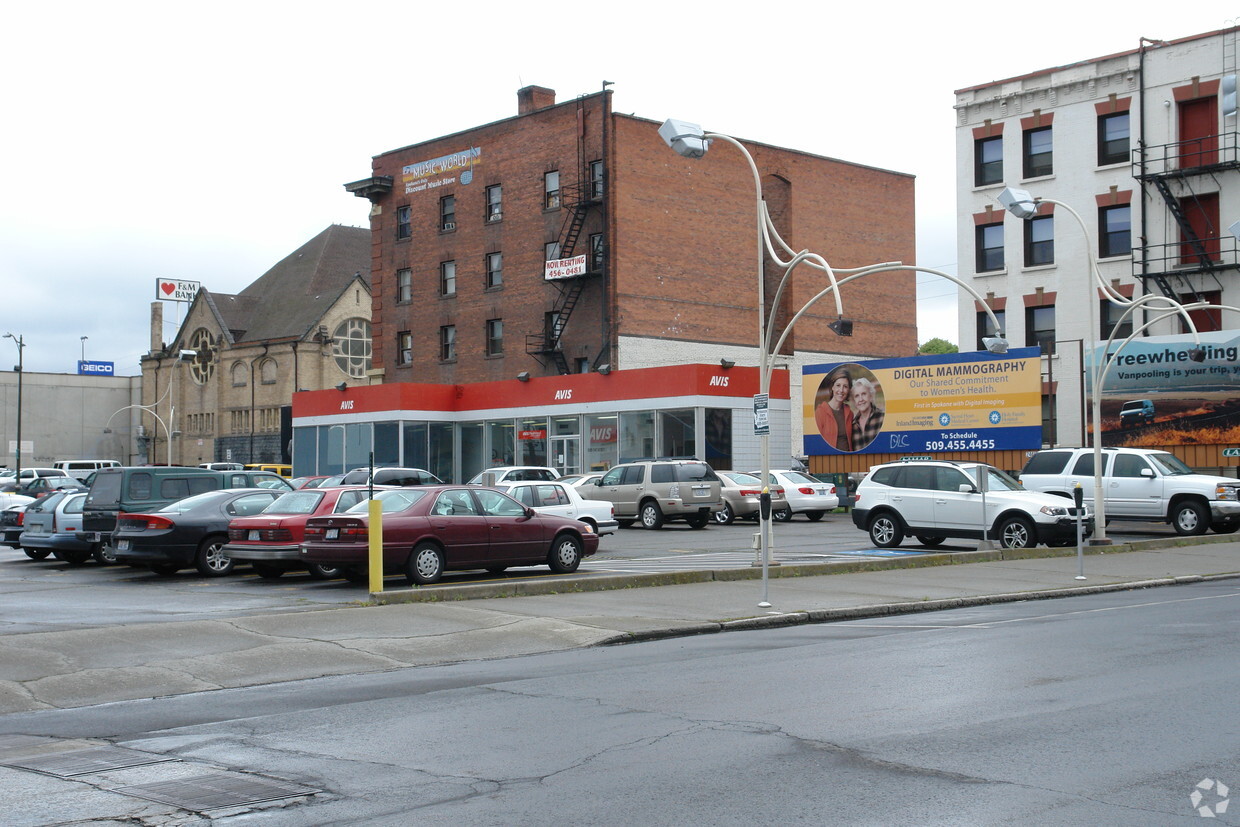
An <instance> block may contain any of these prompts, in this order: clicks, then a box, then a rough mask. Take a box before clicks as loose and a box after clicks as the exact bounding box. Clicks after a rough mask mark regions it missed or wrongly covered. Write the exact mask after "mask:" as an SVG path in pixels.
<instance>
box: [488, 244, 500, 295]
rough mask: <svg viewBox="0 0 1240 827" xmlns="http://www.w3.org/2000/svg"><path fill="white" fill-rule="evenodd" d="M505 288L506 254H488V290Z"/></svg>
mask: <svg viewBox="0 0 1240 827" xmlns="http://www.w3.org/2000/svg"><path fill="white" fill-rule="evenodd" d="M503 286H504V254H503V253H487V289H491V288H494V287H503Z"/></svg>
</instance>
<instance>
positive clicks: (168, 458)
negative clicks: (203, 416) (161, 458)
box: [103, 405, 172, 465]
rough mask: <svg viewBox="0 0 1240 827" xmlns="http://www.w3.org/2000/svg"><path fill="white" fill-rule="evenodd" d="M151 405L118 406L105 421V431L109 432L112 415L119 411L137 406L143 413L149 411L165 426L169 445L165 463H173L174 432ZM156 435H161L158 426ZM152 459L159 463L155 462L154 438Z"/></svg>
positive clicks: (165, 441)
mask: <svg viewBox="0 0 1240 827" xmlns="http://www.w3.org/2000/svg"><path fill="white" fill-rule="evenodd" d="M151 407H152V406H150V405H126V406H125V407H123V408H117V409H116V410H114V411H112V416H109V417H108V421H107V422H105V423H103V430H104V432H105V433H106V432H107V430H108V427H109V426H110V425H111V424H112V417H114V416H116V415H117V414H118V413H120V412H122V411H131V410H133V409H135V408H137V409H138V410H140V411H142V412H143V413H149V414H150V415H151V416H153V417H155V421H156V422H158V423H159V424H160V425H162V426H163V428H164V443H165V444H166V445H167V446H168V447H167V450H166V451H165V452H164V453H165V454H166V456H165V462H164V464H165V465H171V464H172V432H171V431H169V430H168V423H166V422H164V420H163V418H161V417H160V415H159V414H157V413H155V411H153V410H151ZM155 436H156V438H158V437H159V429H158V428H156V429H155ZM150 460H151V465H157V464H158V463H156V462H155V441H154V440H152V441H151V457H150Z"/></svg>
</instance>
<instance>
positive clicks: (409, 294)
mask: <svg viewBox="0 0 1240 827" xmlns="http://www.w3.org/2000/svg"><path fill="white" fill-rule="evenodd" d="M396 301H397V303H401V304H403V303H406V302H411V301H413V271H412V270H410V269H409V268H408V267H405V268H402V269H400V270H397V271H396Z"/></svg>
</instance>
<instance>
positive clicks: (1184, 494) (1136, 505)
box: [1020, 448, 1240, 534]
mask: <svg viewBox="0 0 1240 827" xmlns="http://www.w3.org/2000/svg"><path fill="white" fill-rule="evenodd" d="M1020 481H1021V483H1022V484H1023V485H1024V486H1025V488H1028V489H1029V490H1031V491H1042V492H1045V493H1047V494H1057V495H1059V496H1061V497H1071V496H1072V489H1073V488H1074V487H1075V485H1076V484H1077V483H1080V485H1081V489H1082V494H1083V495H1084V497H1085V502H1086V503H1087V504H1089V505H1091V506H1092V505H1093V502H1094V452H1093V449H1091V448H1054V449H1048V450H1045V451H1038V452H1037V453H1036V454H1034V455H1033V456H1032V457H1030V458H1029V461H1028V462H1026V463H1025V467H1024V469H1023V470H1022V471H1021V472H1020ZM1102 486H1103V491H1105V492H1106V514H1105V516H1106V519H1107V520H1108V521H1110V520H1138V521H1147V522H1159V523H1170V524H1171V525H1172V526H1173V527H1174V528H1175V530H1176V533H1177V534H1205V533H1206V532H1207V531H1208V530H1210V529H1211V528H1212V529H1214V531H1215V532H1217V533H1219V534H1231V533H1232V532H1234V531H1236V530H1237V529H1240V480H1237V479H1233V478H1231V477H1216V476H1214V475H1213V474H1197V473H1195V472H1194V471H1193V469H1191V468H1189V467H1188V466H1187V465H1185V464H1184V463H1183V462H1181V461H1180V460H1179V459H1177V458H1176V457H1175V456H1174V455H1173V454H1169V453H1167V452H1166V451H1154V450H1150V449H1147V448H1103V449H1102Z"/></svg>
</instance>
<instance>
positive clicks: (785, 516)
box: [771, 508, 792, 523]
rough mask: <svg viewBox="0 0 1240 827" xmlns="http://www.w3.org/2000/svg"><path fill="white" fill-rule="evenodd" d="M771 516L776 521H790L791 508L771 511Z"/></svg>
mask: <svg viewBox="0 0 1240 827" xmlns="http://www.w3.org/2000/svg"><path fill="white" fill-rule="evenodd" d="M771 516H772V517H773V518H774V519H775V522H777V523H787V522H791V521H792V509H791V508H781V509H779V510H778V511H772V512H771Z"/></svg>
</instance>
